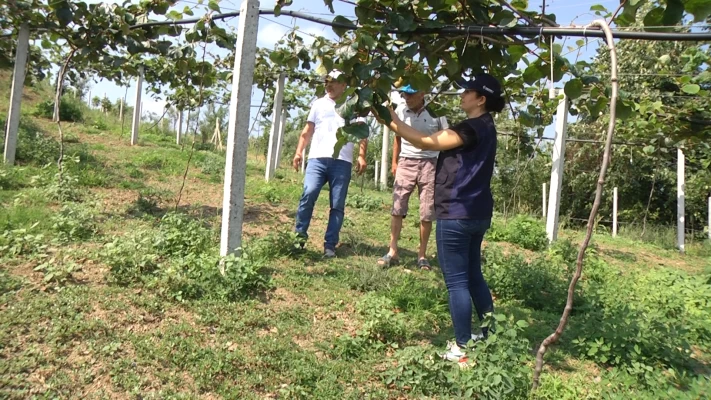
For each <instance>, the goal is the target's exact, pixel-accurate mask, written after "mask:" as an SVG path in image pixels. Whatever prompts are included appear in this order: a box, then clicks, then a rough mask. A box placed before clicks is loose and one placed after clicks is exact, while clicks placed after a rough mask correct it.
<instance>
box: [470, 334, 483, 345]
mask: <svg viewBox="0 0 711 400" xmlns="http://www.w3.org/2000/svg"><path fill="white" fill-rule="evenodd" d="M484 339H485V338H484V334H483V333H476V334H474V333H472V342H474V343H476V342H480V341H482V340H484Z"/></svg>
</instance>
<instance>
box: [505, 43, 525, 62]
mask: <svg viewBox="0 0 711 400" xmlns="http://www.w3.org/2000/svg"><path fill="white" fill-rule="evenodd" d="M508 51H509V57H511V61H513V62H519V60H521V58H523V55H524V54H526V53H527V52H528V50H527V49H526V46H523V45H514V46H509V48H508Z"/></svg>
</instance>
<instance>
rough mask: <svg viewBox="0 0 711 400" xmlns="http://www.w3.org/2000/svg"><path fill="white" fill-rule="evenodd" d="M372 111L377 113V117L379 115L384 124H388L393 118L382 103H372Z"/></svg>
mask: <svg viewBox="0 0 711 400" xmlns="http://www.w3.org/2000/svg"><path fill="white" fill-rule="evenodd" d="M373 111H374V112H375V113H376V114H378V117H380V119H382V120H383V121H384V122H385V124H387V125H390V123H391V122H393V119H392V117H391V116H390V111H388V108H387V107H385V106H384V105H382V104H373Z"/></svg>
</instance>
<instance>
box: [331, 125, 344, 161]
mask: <svg viewBox="0 0 711 400" xmlns="http://www.w3.org/2000/svg"><path fill="white" fill-rule="evenodd" d="M336 139H338V140H337V141H336V145H335V146H333V158H338V155H339V154H340V153H341V149H342V148H343V146H345V145H346V143H348V139H347V138H346V133H345V131H344V130H343V128H339V129H338V131H336Z"/></svg>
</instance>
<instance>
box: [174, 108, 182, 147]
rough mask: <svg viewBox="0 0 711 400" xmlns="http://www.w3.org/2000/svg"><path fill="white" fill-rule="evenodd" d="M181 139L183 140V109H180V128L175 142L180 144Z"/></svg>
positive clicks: (177, 130)
mask: <svg viewBox="0 0 711 400" xmlns="http://www.w3.org/2000/svg"><path fill="white" fill-rule="evenodd" d="M181 140H183V110H178V129H176V134H175V144H177V145H178V146H180V141H181Z"/></svg>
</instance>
